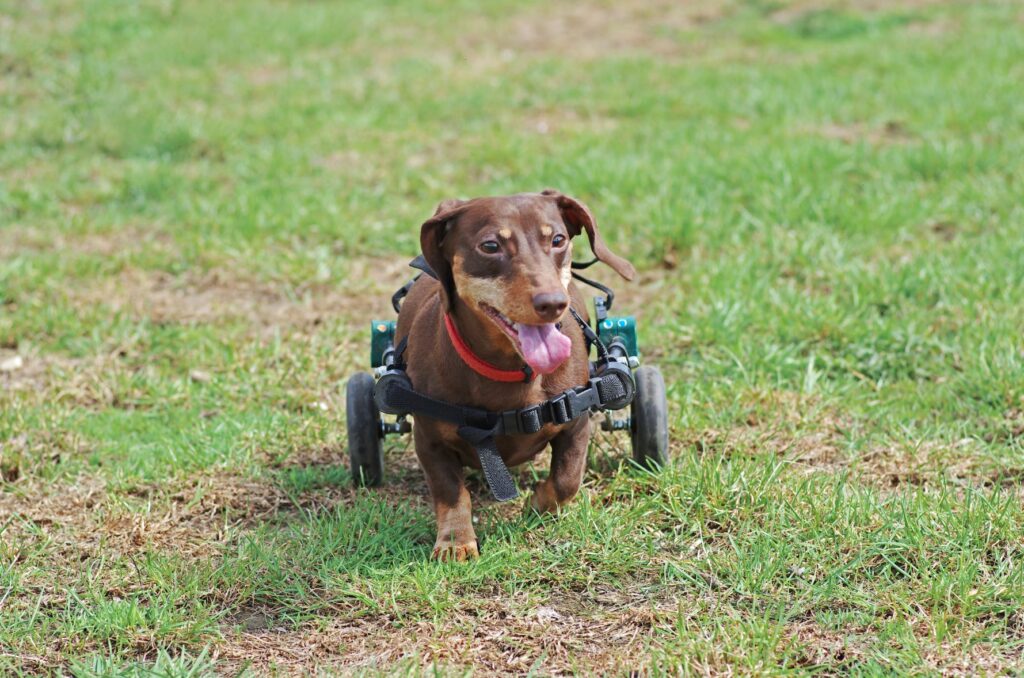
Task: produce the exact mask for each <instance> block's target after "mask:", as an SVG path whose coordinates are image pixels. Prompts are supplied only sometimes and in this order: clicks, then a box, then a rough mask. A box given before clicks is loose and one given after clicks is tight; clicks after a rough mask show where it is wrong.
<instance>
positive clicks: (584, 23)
mask: <svg viewBox="0 0 1024 678" xmlns="http://www.w3.org/2000/svg"><path fill="white" fill-rule="evenodd" d="M734 5H735V3H734V2H731V1H728V0H694V1H692V2H685V3H682V2H669V1H668V0H653V1H652V2H645V3H616V2H610V1H608V0H584V1H583V2H559V3H552V4H551V5H545V6H538V7H530V8H529V9H527V10H524V11H522V12H520V13H519V14H518V15H514V16H512V17H510V18H509V19H507V20H505V21H504V22H503V24H502V26H503V30H502V31H501V32H500V33H498V34H494V33H492V32H484V31H482V30H479V31H475V30H469V31H466V32H465V33H464V34H463V35H464V36H465V37H464V39H463V43H462V44H461V45H460V47H461V50H460V51H462V52H465V53H470V54H474V55H476V54H479V52H480V51H481V50H497V52H498V53H499V54H502V53H504V54H506V55H507V59H506V60H509V61H511V60H513V59H514V58H515V55H523V56H533V55H538V54H540V55H553V56H570V57H573V58H577V59H584V60H587V59H597V58H601V57H604V56H608V55H616V54H618V55H623V54H627V55H628V54H648V55H654V56H660V57H673V56H677V55H680V54H681V53H682V52H683V50H684V48H685V45H684V44H683V43H681V42H680V41H679V40H678V39H677V38H676V34H677V33H678V32H680V31H682V30H686V29H690V28H693V27H695V26H699V25H700V24H703V23H707V22H710V21H714V20H716V19H719V18H721V17H723V16H725V15H726V14H727V13H728V12H730V11H731V10H732V9H733V7H734Z"/></svg>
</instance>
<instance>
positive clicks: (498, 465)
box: [378, 377, 626, 501]
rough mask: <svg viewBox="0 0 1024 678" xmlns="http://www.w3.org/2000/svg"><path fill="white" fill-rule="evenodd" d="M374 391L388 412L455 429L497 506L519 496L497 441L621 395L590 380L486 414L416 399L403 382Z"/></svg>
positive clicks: (610, 381)
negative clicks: (526, 403) (531, 402)
mask: <svg viewBox="0 0 1024 678" xmlns="http://www.w3.org/2000/svg"><path fill="white" fill-rule="evenodd" d="M378 386H381V387H382V390H381V392H379V393H378V396H379V397H380V398H381V399H382V400H383V402H384V403H386V404H387V406H388V409H389V411H402V412H411V413H413V414H420V415H423V416H426V417H430V418H431V419H437V420H439V421H446V422H448V423H450V424H455V425H456V426H458V433H459V437H461V438H462V439H463V440H465V441H466V442H468V443H469V444H470V445H472V446H473V447H474V449H475V450H476V453H477V456H478V457H479V458H480V467H481V468H482V469H483V471H484V478H485V479H486V480H487V485H488V487H490V488H491V493H492V494H493V495H494V498H495V499H497V500H498V501H508V500H510V499H515V498H516V497H517V496H519V492H518V490H517V489H516V485H515V481H514V480H513V479H512V474H510V473H509V471H508V467H507V466H505V462H504V460H503V459H502V458H501V455H500V454H498V447H497V445H496V444H495V441H494V439H495V437H496V436H499V435H519V434H531V433H537V432H538V431H540V430H541V429H542V428H543V427H544V426H545V425H546V424H558V425H562V424H567V423H569V422H571V421H574V420H576V419H579V418H580V417H583V416H586V415H587V413H589V412H590V411H591V410H592V409H603V408H604V407H605V406H606V405H607V404H609V403H616V402H618V401H620V400H622V398H623V397H624V396H625V394H626V391H625V389H624V388H623V384H622V382H621V381H620V380H619V379H618V378H604V377H594V378H592V379H591V380H590V381H589V382H588V383H587V385H586V386H581V387H579V388H574V389H569V390H567V391H564V392H562V393H560V394H558V395H557V396H555V397H554V398H550V399H548V400H545V401H544V402H542V403H539V404H537V405H532V406H530V407H524V408H522V409H518V410H505V411H504V412H491V411H489V410H482V409H479V408H476V407H466V406H463V405H455V404H453V403H449V402H445V401H443V400H438V399H436V398H431V397H430V396H426V395H423V394H422V393H417V392H416V391H415V390H413V388H412V384H411V383H410V382H409V380H408V379H407V378H398V379H384V380H381V381H380V382H378Z"/></svg>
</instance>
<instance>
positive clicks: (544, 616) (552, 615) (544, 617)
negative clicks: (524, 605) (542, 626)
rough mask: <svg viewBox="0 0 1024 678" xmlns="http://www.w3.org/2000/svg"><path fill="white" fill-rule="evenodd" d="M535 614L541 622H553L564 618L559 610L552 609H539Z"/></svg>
mask: <svg viewBox="0 0 1024 678" xmlns="http://www.w3.org/2000/svg"><path fill="white" fill-rule="evenodd" d="M534 614H535V615H536V617H537V619H540V620H541V621H552V620H555V619H561V618H562V615H560V614H559V613H558V610H556V609H554V608H551V607H538V608H537V611H536V612H534Z"/></svg>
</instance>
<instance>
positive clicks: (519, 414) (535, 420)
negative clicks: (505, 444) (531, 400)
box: [501, 405, 544, 435]
mask: <svg viewBox="0 0 1024 678" xmlns="http://www.w3.org/2000/svg"><path fill="white" fill-rule="evenodd" d="M540 408H541V406H540V405H533V406H532V407H524V408H523V409H521V410H505V411H504V412H502V413H501V421H502V424H503V426H502V428H504V429H505V431H504V432H505V434H506V435H510V434H515V433H526V434H529V433H536V432H537V431H539V430H541V429H542V428H543V427H544V420H543V419H542V418H541V414H540Z"/></svg>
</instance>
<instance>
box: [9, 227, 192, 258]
mask: <svg viewBox="0 0 1024 678" xmlns="http://www.w3.org/2000/svg"><path fill="white" fill-rule="evenodd" d="M145 249H156V250H158V251H161V252H166V253H172V252H173V251H174V250H175V245H174V240H173V239H172V238H171V236H170V235H168V234H167V233H165V232H164V231H162V230H160V229H159V228H158V227H154V226H142V225H122V226H119V227H118V229H117V230H116V231H111V232H95V233H62V232H59V231H58V232H54V231H53V230H43V229H39V228H33V227H27V226H26V227H11V228H10V229H8V230H7V231H6V232H5V233H4V237H3V238H2V239H0V258H3V257H14V256H17V255H19V254H41V253H57V254H62V255H64V254H74V255H80V256H97V257H117V256H123V255H126V254H133V253H136V252H140V251H143V250H145Z"/></svg>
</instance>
